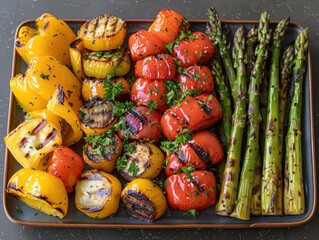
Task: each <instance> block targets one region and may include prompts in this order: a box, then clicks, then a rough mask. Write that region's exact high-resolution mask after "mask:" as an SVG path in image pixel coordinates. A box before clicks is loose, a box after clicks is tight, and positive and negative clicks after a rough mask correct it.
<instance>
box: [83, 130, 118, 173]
mask: <svg viewBox="0 0 319 240" xmlns="http://www.w3.org/2000/svg"><path fill="white" fill-rule="evenodd" d="M84 140H85V142H86V144H85V146H84V147H83V159H84V161H85V162H86V164H88V165H89V166H91V167H93V168H96V169H99V170H102V171H104V172H107V173H111V172H112V171H113V170H114V168H115V165H116V161H117V159H118V157H119V156H120V155H121V153H122V148H123V146H122V142H121V140H120V139H119V138H118V136H117V135H115V134H113V135H110V134H107V133H103V134H100V135H97V136H94V135H89V136H86V137H84Z"/></svg>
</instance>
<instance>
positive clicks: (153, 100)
mask: <svg viewBox="0 0 319 240" xmlns="http://www.w3.org/2000/svg"><path fill="white" fill-rule="evenodd" d="M166 93H167V89H166V87H165V80H157V79H147V78H138V79H136V80H135V82H134V83H133V85H132V87H131V101H132V102H134V103H135V104H136V105H144V106H147V107H150V108H151V109H152V110H155V109H156V110H158V111H160V112H162V113H163V112H165V110H166V109H167V108H168V106H167V104H166Z"/></svg>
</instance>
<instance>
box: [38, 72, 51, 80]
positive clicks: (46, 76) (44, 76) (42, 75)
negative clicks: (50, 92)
mask: <svg viewBox="0 0 319 240" xmlns="http://www.w3.org/2000/svg"><path fill="white" fill-rule="evenodd" d="M49 77H50V75H49V74H48V75H45V74H44V73H43V72H40V78H42V79H43V80H49Z"/></svg>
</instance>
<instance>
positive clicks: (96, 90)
mask: <svg viewBox="0 0 319 240" xmlns="http://www.w3.org/2000/svg"><path fill="white" fill-rule="evenodd" d="M129 90H130V85H129V83H128V82H127V81H126V80H125V79H124V78H123V77H116V78H114V79H111V80H108V79H105V80H103V79H96V78H86V79H84V80H83V82H82V99H83V100H84V102H90V101H94V100H102V99H105V100H114V99H111V98H109V96H106V94H105V92H111V95H114V98H116V97H120V96H122V95H125V94H127V93H128V92H129Z"/></svg>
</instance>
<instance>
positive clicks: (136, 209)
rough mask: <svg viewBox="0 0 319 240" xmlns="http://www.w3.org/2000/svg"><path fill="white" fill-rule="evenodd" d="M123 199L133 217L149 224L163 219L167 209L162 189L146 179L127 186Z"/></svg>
mask: <svg viewBox="0 0 319 240" xmlns="http://www.w3.org/2000/svg"><path fill="white" fill-rule="evenodd" d="M121 199H122V201H123V203H124V205H125V207H126V210H127V213H128V214H129V215H130V216H131V217H134V218H137V219H140V220H144V221H145V220H146V221H149V222H153V221H155V220H156V219H158V218H159V217H161V216H162V215H163V214H164V213H165V211H166V208H167V203H166V198H165V196H164V194H163V191H162V190H161V188H160V187H159V186H157V185H156V184H155V183H153V182H152V181H151V180H149V179H146V178H137V179H134V180H133V181H132V182H130V183H129V184H128V185H126V187H125V188H124V189H123V191H122V193H121Z"/></svg>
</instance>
